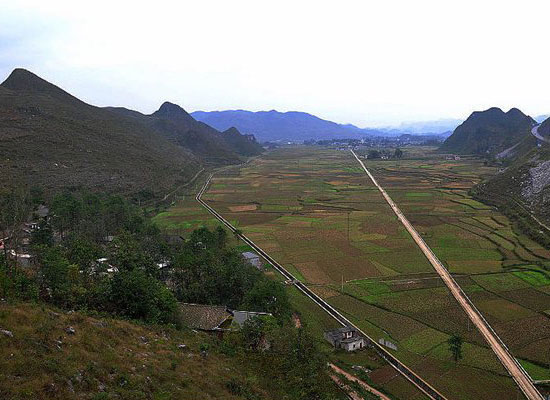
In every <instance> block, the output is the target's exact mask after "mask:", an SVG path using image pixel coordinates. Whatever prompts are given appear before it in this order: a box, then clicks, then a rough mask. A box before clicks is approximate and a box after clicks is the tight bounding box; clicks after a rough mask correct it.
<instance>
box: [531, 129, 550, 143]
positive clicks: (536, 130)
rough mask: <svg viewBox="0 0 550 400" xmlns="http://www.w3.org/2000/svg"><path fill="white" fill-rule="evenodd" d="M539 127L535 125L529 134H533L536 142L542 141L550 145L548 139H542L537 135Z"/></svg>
mask: <svg viewBox="0 0 550 400" xmlns="http://www.w3.org/2000/svg"><path fill="white" fill-rule="evenodd" d="M539 126H540V125H535V126H534V127H533V129H531V133H532V134H533V136H534V137H536V138H537V139H538V140H542V141H543V142H546V143H550V139H549V138H547V137H544V136H541V135H540V134H539Z"/></svg>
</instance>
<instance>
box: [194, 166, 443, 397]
mask: <svg viewBox="0 0 550 400" xmlns="http://www.w3.org/2000/svg"><path fill="white" fill-rule="evenodd" d="M214 174H215V172H213V173H211V174H210V176H209V177H208V179H207V180H206V182H205V184H204V185H203V187H202V188H201V190H199V192H198V193H197V195H196V196H195V199H196V200H197V202H198V203H199V204H201V205H202V206H203V207H204V208H205V209H206V210H207V211H208V212H209V213H210V214H212V215H213V216H214V217H215V218H216V219H217V220H218V221H220V222H221V223H222V224H223V225H224V226H225V227H227V228H228V229H229V230H230V231H231V232H233V233H234V234H235V235H236V236H238V237H239V239H241V240H242V241H244V242H245V243H246V244H248V245H249V246H250V247H252V248H253V249H254V250H256V251H257V252H258V253H259V254H260V255H261V256H262V258H264V259H265V260H266V261H267V262H269V263H270V264H271V265H272V266H273V268H275V269H276V270H277V271H278V272H279V273H280V274H281V275H282V276H283V277H285V278H286V279H287V280H288V281H291V282H292V283H293V284H294V286H295V287H296V288H297V289H298V290H300V291H301V292H302V293H303V294H304V295H306V296H307V297H309V298H310V300H312V301H313V302H314V303H316V304H317V305H318V306H319V307H321V309H323V310H324V311H325V312H326V313H328V314H329V315H330V316H331V317H332V318H334V319H335V320H336V321H337V322H338V323H339V324H340V325H342V326H347V327H353V328H355V329H357V330H358V331H359V332H360V333H361V334H362V335H363V336H364V337H365V339H366V341H367V342H368V343H369V346H370V347H371V348H373V349H374V350H375V351H376V352H377V354H378V355H379V356H380V357H381V358H382V359H384V360H385V361H386V362H387V363H388V364H390V365H391V366H392V367H393V368H394V369H395V370H397V371H398V372H399V373H400V374H401V375H402V376H403V377H405V378H406V379H407V380H408V381H409V382H411V383H412V384H413V385H414V386H416V387H417V388H418V389H419V390H420V391H421V392H423V393H424V394H425V395H426V396H428V397H429V398H430V399H432V400H447V398H446V397H444V396H443V395H442V394H441V393H439V392H438V391H437V390H436V389H435V388H434V387H433V386H431V385H430V384H429V383H428V382H426V381H425V380H423V379H422V378H421V377H420V376H419V375H417V374H416V373H415V372H413V371H412V370H411V369H410V368H409V367H407V366H406V365H405V364H403V363H402V362H401V361H399V360H398V359H397V358H395V357H394V356H393V355H392V354H391V353H390V352H389V351H387V350H386V349H385V348H383V347H382V346H381V345H380V344H378V342H377V341H376V340H374V339H372V338H371V337H370V336H369V335H367V334H366V333H365V332H363V331H362V330H361V329H359V328H358V327H357V326H355V325H354V324H353V323H352V322H351V321H349V320H348V319H347V318H346V317H344V316H343V315H342V314H341V313H340V312H339V311H337V310H336V309H335V308H334V307H332V306H331V305H330V304H329V303H327V302H326V301H324V300H323V299H322V298H321V297H319V296H318V295H316V294H315V293H314V292H313V291H311V290H310V289H309V288H308V287H307V286H306V285H305V284H304V283H302V282H301V281H299V280H298V279H296V278H295V277H294V276H293V275H292V274H291V273H290V272H288V270H286V269H285V268H284V267H283V266H282V265H281V264H279V263H278V262H277V261H276V260H275V259H273V258H272V257H271V256H270V255H269V254H268V253H267V252H265V251H264V250H263V249H262V248H260V247H259V246H258V245H256V244H255V243H254V242H253V241H252V240H250V239H249V238H248V237H246V236H245V235H244V234H243V233H242V232H240V231H239V230H237V229H236V228H235V227H234V226H233V225H232V224H231V223H230V222H229V221H227V220H226V219H225V218H224V217H223V216H222V215H221V214H220V213H218V212H217V211H216V210H215V209H214V208H213V207H211V206H210V205H209V204H208V203H206V202H205V201H204V200H202V198H201V197H202V195H203V194H204V193H205V192H206V190H207V188H208V186H209V184H210V181H211V180H212V177H213V176H214Z"/></svg>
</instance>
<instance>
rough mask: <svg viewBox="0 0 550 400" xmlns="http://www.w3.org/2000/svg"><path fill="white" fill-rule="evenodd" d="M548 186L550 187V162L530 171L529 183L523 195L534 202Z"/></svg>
mask: <svg viewBox="0 0 550 400" xmlns="http://www.w3.org/2000/svg"><path fill="white" fill-rule="evenodd" d="M548 185H550V161H544V162H542V163H540V164H538V165H537V166H536V167H533V168H530V169H529V177H528V181H527V182H526V184H525V185H524V187H523V189H522V191H521V194H522V196H523V197H525V198H526V199H528V200H532V198H533V197H534V196H536V195H538V194H540V193H541V192H542V191H543V190H544V189H545V188H546V187H547V186H548Z"/></svg>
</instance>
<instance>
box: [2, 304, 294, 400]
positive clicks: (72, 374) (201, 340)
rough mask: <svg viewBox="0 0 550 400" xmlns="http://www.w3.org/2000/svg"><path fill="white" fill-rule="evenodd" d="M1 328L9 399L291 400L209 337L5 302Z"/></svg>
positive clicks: (258, 369) (261, 371)
mask: <svg viewBox="0 0 550 400" xmlns="http://www.w3.org/2000/svg"><path fill="white" fill-rule="evenodd" d="M69 327H72V328H73V329H74V334H70V333H68V332H67V328H69ZM0 328H1V329H4V330H8V331H10V332H11V333H12V334H13V337H10V336H7V335H6V334H2V333H0V398H3V399H10V400H18V399H76V398H79V399H83V398H84V399H95V400H100V399H102V400H103V399H115V398H116V399H132V400H135V399H159V400H160V399H280V398H284V393H283V392H282V391H281V388H277V386H275V385H274V384H273V382H272V381H271V380H270V379H269V377H270V375H271V376H272V374H273V372H275V373H276V371H272V372H271V373H269V372H266V370H265V367H266V366H265V365H263V363H262V359H261V357H256V356H254V355H250V356H247V355H244V354H243V355H239V354H232V355H226V354H224V352H225V353H227V351H226V350H224V348H223V346H222V344H221V343H222V342H219V341H218V340H217V339H216V338H214V337H212V336H209V335H207V334H204V333H194V332H192V331H189V330H185V331H181V330H176V329H174V328H170V327H168V326H151V325H138V324H136V323H132V322H129V321H123V320H117V319H112V318H108V317H101V316H89V315H85V314H82V313H78V312H64V311H62V310H59V309H55V308H52V307H49V306H44V305H36V304H28V303H27V304H25V303H21V304H7V303H5V302H2V303H0ZM182 345H185V347H183V348H182ZM201 347H202V348H205V347H208V355H207V356H206V357H204V356H202V355H201Z"/></svg>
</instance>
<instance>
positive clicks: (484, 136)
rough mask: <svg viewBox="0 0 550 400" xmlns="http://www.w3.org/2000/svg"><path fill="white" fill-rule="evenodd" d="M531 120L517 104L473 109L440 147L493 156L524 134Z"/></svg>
mask: <svg viewBox="0 0 550 400" xmlns="http://www.w3.org/2000/svg"><path fill="white" fill-rule="evenodd" d="M534 123H535V121H534V120H533V119H532V118H531V117H529V116H527V115H525V114H523V113H522V112H521V111H520V110H518V109H517V108H512V109H511V110H510V111H508V112H506V113H505V112H503V111H502V110H501V109H500V108H496V107H494V108H490V109H488V110H486V111H478V112H474V113H473V114H472V115H470V117H468V119H467V120H466V121H464V123H462V124H461V125H460V126H459V127H458V128H456V129H455V131H454V132H453V134H452V135H451V136H449V137H448V138H447V140H445V142H444V143H443V145H442V146H441V151H443V152H449V153H459V154H479V155H491V156H493V155H496V154H497V153H499V152H501V151H503V150H505V149H508V148H510V147H511V146H514V145H515V144H517V143H518V142H520V141H521V140H522V139H524V138H525V137H528V136H529V135H530V130H531V128H532V126H533V124H534Z"/></svg>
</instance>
